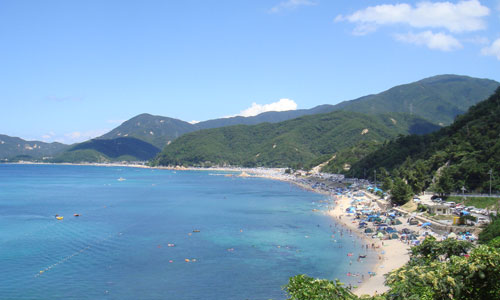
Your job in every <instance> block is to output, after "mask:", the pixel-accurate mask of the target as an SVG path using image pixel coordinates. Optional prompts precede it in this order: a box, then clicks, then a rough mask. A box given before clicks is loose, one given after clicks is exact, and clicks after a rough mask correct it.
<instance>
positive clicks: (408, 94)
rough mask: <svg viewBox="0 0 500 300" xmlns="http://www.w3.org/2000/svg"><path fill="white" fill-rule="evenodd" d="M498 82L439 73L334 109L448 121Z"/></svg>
mask: <svg viewBox="0 0 500 300" xmlns="http://www.w3.org/2000/svg"><path fill="white" fill-rule="evenodd" d="M499 85H500V84H499V83H498V82H496V81H493V80H489V79H479V78H472V77H467V76H458V75H439V76H434V77H430V78H426V79H423V80H420V81H417V82H413V83H409V84H404V85H399V86H396V87H393V88H391V89H389V90H387V91H385V92H382V93H380V94H376V95H370V96H365V97H361V98H359V99H356V100H352V101H345V102H342V103H339V104H338V105H336V109H340V110H349V111H356V112H362V113H382V112H388V111H391V112H407V113H412V114H414V115H417V116H420V117H422V118H424V119H427V120H429V121H431V122H433V123H435V124H440V125H448V124H450V123H451V122H453V120H454V118H455V117H456V116H457V115H459V114H462V113H464V112H466V111H467V109H468V108H469V107H470V106H472V105H474V104H476V103H478V102H479V101H482V100H484V99H486V98H487V97H488V96H489V95H491V94H492V93H493V92H494V91H495V89H496V88H497V87H498V86H499Z"/></svg>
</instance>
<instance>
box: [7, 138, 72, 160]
mask: <svg viewBox="0 0 500 300" xmlns="http://www.w3.org/2000/svg"><path fill="white" fill-rule="evenodd" d="M67 148H69V146H68V145H65V144H61V143H44V142H40V141H26V140H23V139H21V138H18V137H11V136H8V135H3V134H0V159H13V158H15V157H19V158H23V159H24V160H34V159H36V160H39V159H42V158H44V157H46V158H48V157H53V156H55V155H57V154H59V153H61V152H62V151H64V150H65V149H67Z"/></svg>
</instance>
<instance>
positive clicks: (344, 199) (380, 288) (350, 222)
mask: <svg viewBox="0 0 500 300" xmlns="http://www.w3.org/2000/svg"><path fill="white" fill-rule="evenodd" d="M8 164H24V165H26V164H33V165H77V166H99V167H129V168H142V169H159V170H174V171H218V172H234V173H236V172H240V174H227V175H229V176H236V177H257V178H265V179H270V180H279V181H284V182H289V183H292V184H294V185H296V186H298V187H300V188H302V189H304V190H307V191H311V192H314V193H318V194H322V195H327V196H331V197H332V198H331V200H333V201H334V203H335V205H334V206H333V207H332V208H329V210H328V211H324V212H325V214H327V215H329V216H330V217H331V218H332V219H334V220H335V222H337V223H339V224H340V225H341V226H343V227H344V228H345V229H348V230H349V231H351V232H352V234H353V235H356V236H357V237H358V238H361V240H362V241H363V242H364V243H366V245H373V246H374V248H372V247H370V252H371V255H374V253H375V255H377V256H378V257H379V260H378V262H377V263H376V264H375V265H374V266H373V265H372V266H370V267H369V268H368V270H367V273H366V275H367V276H364V277H363V281H362V283H360V284H359V285H358V286H357V287H356V288H355V289H353V293H355V294H356V295H358V296H361V295H365V294H368V295H374V294H375V293H378V294H380V293H383V292H385V291H387V290H388V287H387V286H385V285H384V280H385V278H384V274H387V273H389V272H390V271H392V270H395V269H397V268H400V267H402V266H403V265H404V264H405V263H406V262H407V261H408V260H409V254H408V249H409V247H407V245H406V244H404V243H402V242H400V241H399V240H384V241H380V240H379V239H372V238H370V237H368V236H367V235H365V234H364V233H362V232H360V230H359V229H358V226H357V222H355V221H354V219H353V218H352V214H351V216H349V214H347V213H345V209H346V208H347V207H349V206H350V202H351V201H352V198H349V197H348V196H346V195H341V196H332V195H331V193H330V192H328V191H325V190H321V189H317V188H314V187H313V186H312V185H311V184H310V182H309V183H305V182H301V181H299V180H298V178H297V177H295V176H294V175H290V174H285V173H284V170H285V169H279V168H239V167H218V168H195V167H189V168H185V167H151V166H147V165H141V164H122V163H78V164H77V163H37V162H18V163H8ZM357 198H361V199H363V200H365V201H370V202H371V199H369V198H368V197H366V196H364V197H357ZM399 226H402V225H399ZM401 246H404V247H401ZM389 258H390V259H389ZM368 272H373V273H374V274H375V275H374V276H368V274H369V273H368Z"/></svg>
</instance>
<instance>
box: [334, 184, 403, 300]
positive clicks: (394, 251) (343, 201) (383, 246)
mask: <svg viewBox="0 0 500 300" xmlns="http://www.w3.org/2000/svg"><path fill="white" fill-rule="evenodd" d="M365 193H366V192H365ZM357 198H361V199H363V198H364V199H368V200H370V201H371V199H369V198H368V197H366V196H364V197H357ZM352 199H353V198H349V197H347V196H345V195H342V196H340V197H337V199H336V201H337V204H336V205H335V206H334V208H333V209H332V210H329V211H328V213H327V214H328V215H330V216H331V217H332V218H334V219H335V220H336V221H337V222H339V223H340V224H341V225H342V226H344V227H346V228H348V229H350V230H352V231H353V232H354V233H356V234H357V235H358V236H360V237H361V239H362V240H363V241H364V242H366V243H367V245H372V246H373V245H374V246H375V248H373V247H372V246H370V250H372V251H374V252H372V253H376V255H377V256H378V257H379V260H378V261H377V263H375V265H374V266H372V267H371V269H370V271H371V272H373V273H375V275H374V276H369V277H368V278H366V277H365V280H363V282H362V283H360V284H359V285H358V286H357V287H356V288H355V289H353V293H354V294H356V295H358V296H362V295H366V294H368V295H370V296H373V295H374V294H381V293H384V292H386V291H387V290H388V289H389V288H388V287H387V286H386V285H385V284H384V281H385V277H384V275H385V274H387V273H389V272H391V271H393V270H395V269H398V268H400V267H402V266H403V265H404V264H406V263H407V262H408V260H409V254H408V249H409V247H408V245H406V244H404V243H402V242H401V241H399V240H397V239H396V240H383V241H381V240H379V239H373V238H370V237H369V236H367V235H366V234H364V233H362V232H360V230H359V228H358V226H357V222H354V221H353V220H354V219H353V218H352V214H351V215H349V214H348V213H346V212H345V208H347V207H349V206H350V202H351V201H352ZM398 226H402V225H398ZM402 246H403V247H402ZM389 258H390V260H389Z"/></svg>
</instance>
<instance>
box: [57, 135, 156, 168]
mask: <svg viewBox="0 0 500 300" xmlns="http://www.w3.org/2000/svg"><path fill="white" fill-rule="evenodd" d="M159 152H160V149H159V148H156V147H155V146H153V145H151V144H149V143H146V142H144V141H142V140H139V139H136V138H131V137H121V138H116V139H111V140H102V139H93V140H90V141H87V142H84V143H80V144H77V145H75V146H73V147H71V148H70V149H68V150H66V151H64V152H63V153H62V154H60V155H59V156H57V157H55V158H54V159H53V162H58V163H60V162H70V163H76V162H110V161H144V160H148V159H151V158H153V157H155V155H157V154H158V153H159Z"/></svg>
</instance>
